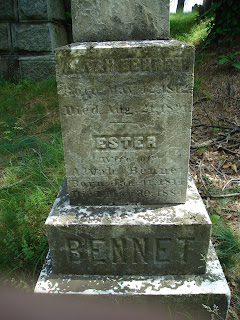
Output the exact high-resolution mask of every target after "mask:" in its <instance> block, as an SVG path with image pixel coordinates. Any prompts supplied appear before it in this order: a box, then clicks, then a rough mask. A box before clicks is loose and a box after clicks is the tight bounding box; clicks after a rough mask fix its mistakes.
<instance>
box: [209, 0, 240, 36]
mask: <svg viewBox="0 0 240 320" xmlns="http://www.w3.org/2000/svg"><path fill="white" fill-rule="evenodd" d="M206 16H207V17H208V18H210V19H211V21H212V23H211V26H210V31H211V34H210V40H211V41H216V40H217V41H218V42H222V41H223V40H224V41H227V42H231V41H232V39H233V38H234V37H235V36H238V35H240V24H239V19H240V2H239V1H236V0H214V1H213V5H212V6H211V8H210V10H209V11H208V12H207V13H206Z"/></svg>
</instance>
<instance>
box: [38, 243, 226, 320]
mask: <svg viewBox="0 0 240 320" xmlns="http://www.w3.org/2000/svg"><path fill="white" fill-rule="evenodd" d="M35 293H51V294H68V295H78V296H79V298H82V297H87V298H88V299H91V298H97V299H100V300H107V301H113V302H115V303H123V302H130V303H131V304H133V303H136V304H141V305H144V304H145V305H148V306H149V307H150V306H151V307H153V306H154V307H158V308H159V309H160V310H161V308H163V307H165V308H164V309H167V310H169V319H172V320H175V319H179V318H178V317H177V315H178V316H179V315H181V317H180V319H182V316H183V318H184V319H194V320H203V319H204V320H211V319H216V320H217V319H219V320H220V319H226V317H227V311H228V306H229V301H230V290H229V287H228V284H227V281H226V279H225V277H224V274H223V271H222V268H221V266H220V263H219V261H218V259H217V256H216V253H215V251H214V249H213V247H212V246H210V250H209V252H208V256H207V269H206V273H205V274H203V275H186V276H184V275H179V276H150V277H149V276H110V275H107V276H98V275H95V276H89V275H78V276H77V275H68V274H66V275H63V274H61V275H58V274H55V273H54V272H53V269H52V264H51V257H50V255H48V256H47V259H46V263H45V265H44V267H43V269H42V272H41V274H40V276H39V279H38V282H37V284H36V287H35ZM206 307H209V308H210V309H212V310H213V309H214V308H215V309H216V308H218V316H217V315H216V314H215V315H214V314H213V313H212V312H209V311H207V309H206ZM213 316H214V318H213Z"/></svg>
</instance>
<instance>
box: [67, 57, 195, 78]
mask: <svg viewBox="0 0 240 320" xmlns="http://www.w3.org/2000/svg"><path fill="white" fill-rule="evenodd" d="M171 71H174V72H180V71H189V68H186V65H185V64H184V63H183V57H178V56H175V57H165V58H123V59H111V58H109V59H86V58H85V59H74V60H71V59H68V60H66V62H65V66H64V73H65V74H73V73H75V74H81V73H126V72H132V73H133V72H171Z"/></svg>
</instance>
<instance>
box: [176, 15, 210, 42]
mask: <svg viewBox="0 0 240 320" xmlns="http://www.w3.org/2000/svg"><path fill="white" fill-rule="evenodd" d="M170 30H171V38H174V39H177V40H179V41H184V42H189V43H192V44H193V45H195V46H196V45H199V44H200V43H202V42H203V41H204V40H205V39H206V38H207V36H208V21H207V20H206V21H203V20H200V19H199V14H198V13H197V12H190V13H182V12H177V13H173V14H171V15H170Z"/></svg>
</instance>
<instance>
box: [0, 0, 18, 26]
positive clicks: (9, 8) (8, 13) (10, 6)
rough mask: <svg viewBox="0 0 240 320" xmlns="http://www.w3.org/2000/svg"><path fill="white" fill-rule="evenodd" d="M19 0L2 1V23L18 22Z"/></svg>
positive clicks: (0, 12)
mask: <svg viewBox="0 0 240 320" xmlns="http://www.w3.org/2000/svg"><path fill="white" fill-rule="evenodd" d="M17 19H18V13H17V0H0V21H17Z"/></svg>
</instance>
